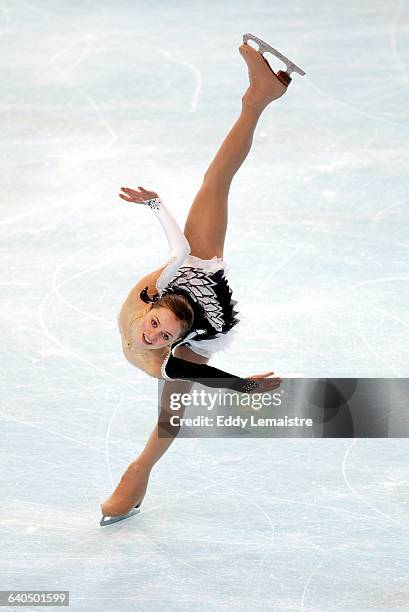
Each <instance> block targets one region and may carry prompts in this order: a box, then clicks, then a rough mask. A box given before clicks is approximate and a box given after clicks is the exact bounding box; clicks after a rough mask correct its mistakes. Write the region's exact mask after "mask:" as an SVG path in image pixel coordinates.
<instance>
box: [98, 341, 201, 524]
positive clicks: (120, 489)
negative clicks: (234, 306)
mask: <svg viewBox="0 0 409 612" xmlns="http://www.w3.org/2000/svg"><path fill="white" fill-rule="evenodd" d="M175 354H176V356H177V357H180V358H181V359H188V360H189V361H193V362H195V363H207V362H208V361H209V359H208V358H206V357H202V356H201V355H198V354H197V353H194V352H193V351H192V350H191V349H190V348H189V347H186V346H179V347H178V348H177V349H176V351H175ZM193 384H194V383H192V382H189V381H186V380H175V381H166V382H165V384H164V386H163V391H162V395H161V413H160V416H159V419H158V422H157V424H156V425H155V427H154V429H153V431H152V433H151V435H150V436H149V440H148V442H147V443H146V445H145V448H144V449H143V451H142V452H141V453H140V454H139V456H138V457H137V459H136V460H135V461H133V462H132V463H130V464H129V466H128V467H127V469H126V471H125V472H124V474H123V476H122V478H121V480H120V482H119V483H118V485H117V487H116V488H115V490H114V492H113V493H112V495H111V496H110V497H109V498H108V499H106V500H105V501H104V502H103V503H102V504H101V510H102V514H103V515H104V516H119V515H121V514H126V513H127V512H129V511H130V510H132V508H134V507H135V506H137V505H139V504H140V503H141V502H142V500H143V498H144V497H145V493H146V489H147V487H148V482H149V477H150V473H151V470H152V468H153V466H154V465H155V463H156V462H157V461H159V459H160V458H161V457H162V455H163V454H164V453H165V452H166V451H167V450H168V448H169V446H170V445H171V444H172V442H173V441H174V439H175V438H176V436H177V435H178V433H179V427H177V426H175V425H172V424H171V423H170V417H171V416H173V415H177V416H183V414H184V408H183V409H181V410H178V411H175V410H169V406H170V395H171V393H180V394H182V393H189V391H190V390H191V388H192V386H193Z"/></svg>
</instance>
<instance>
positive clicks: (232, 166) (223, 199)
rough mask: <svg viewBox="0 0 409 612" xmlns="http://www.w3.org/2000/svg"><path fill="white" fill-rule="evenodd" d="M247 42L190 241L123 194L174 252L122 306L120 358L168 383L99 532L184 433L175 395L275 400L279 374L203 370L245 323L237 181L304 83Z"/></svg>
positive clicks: (189, 228)
mask: <svg viewBox="0 0 409 612" xmlns="http://www.w3.org/2000/svg"><path fill="white" fill-rule="evenodd" d="M248 39H252V40H255V41H256V42H257V43H258V46H259V49H258V50H256V49H255V48H254V47H253V46H251V45H249V44H247V40H248ZM243 41H244V42H243V44H242V45H241V46H240V47H239V52H240V54H241V56H242V57H243V59H244V60H245V62H246V64H247V69H248V75H249V81H250V84H249V86H248V88H247V90H246V91H245V93H244V95H243V96H242V108H241V113H240V116H239V117H238V119H237V121H236V122H235V124H234V125H233V127H232V129H231V130H230V132H229V133H228V135H227V137H226V138H225V140H224V141H223V143H222V145H221V147H220V149H219V151H218V152H217V154H216V156H215V157H214V159H213V161H212V162H211V164H210V166H209V168H208V169H207V171H206V173H205V175H204V178H203V182H202V185H201V187H200V189H199V191H198V193H197V195H196V197H195V199H194V201H193V203H192V206H191V208H190V211H189V214H188V217H187V220H186V224H185V227H184V232H183V233H182V231H181V229H180V228H179V226H178V224H177V223H176V222H175V220H174V219H173V217H172V216H171V214H170V212H169V211H168V210H167V208H166V206H165V204H164V202H163V200H162V199H161V198H160V197H159V195H158V194H157V193H156V192H155V191H151V190H147V189H145V188H144V187H142V186H138V189H131V188H129V187H122V188H121V190H122V192H123V193H120V194H119V196H120V198H122V200H125V201H126V202H132V203H135V204H143V205H147V206H149V208H150V209H151V210H152V212H153V213H154V214H155V215H156V216H157V217H158V220H159V222H160V224H161V225H162V227H163V230H164V232H165V235H166V238H167V240H168V242H169V246H170V257H169V260H168V261H167V263H166V264H165V265H163V266H162V267H160V268H159V269H157V270H155V271H154V272H152V273H151V274H149V275H147V276H145V277H144V278H142V279H141V280H140V281H139V282H138V283H137V284H136V285H135V287H134V288H133V289H132V290H131V291H130V293H129V295H128V297H127V298H126V300H125V302H124V303H123V305H122V308H121V311H120V314H119V317H118V323H119V330H120V333H121V338H122V347H123V352H124V355H125V357H126V359H127V360H128V361H130V363H132V364H133V365H135V366H136V367H137V368H140V369H142V370H144V371H145V372H146V373H147V374H149V375H150V376H153V377H155V378H158V379H165V380H167V381H169V382H166V383H165V384H164V388H163V392H162V396H161V413H160V416H159V419H158V423H157V425H156V426H155V428H154V430H153V432H152V434H151V436H150V438H149V440H148V442H147V444H146V446H145V448H144V450H143V451H142V453H141V454H140V455H139V457H138V458H137V459H136V460H135V461H133V462H132V463H131V464H130V465H129V466H128V468H127V470H126V472H125V473H124V475H123V477H122V479H121V481H120V483H119V484H118V486H117V488H116V489H115V491H114V493H113V494H112V495H111V496H110V497H109V499H107V500H106V501H105V502H104V503H103V504H101V509H102V515H103V516H102V519H101V523H100V524H101V525H106V524H111V523H113V522H117V521H118V520H122V519H123V518H128V517H129V516H132V515H133V514H135V513H136V512H138V511H139V508H140V504H141V502H142V499H143V497H144V496H145V493H146V489H147V484H148V479H149V475H150V472H151V470H152V468H153V466H154V464H155V463H156V462H157V461H158V460H159V458H160V457H161V456H162V455H163V454H164V453H165V451H166V450H167V448H168V447H169V446H170V444H171V443H172V441H173V439H174V438H175V437H176V435H177V433H178V428H174V427H173V428H172V427H170V424H169V418H170V413H169V412H168V409H169V396H170V393H175V392H177V393H187V392H188V391H189V390H190V389H191V387H192V385H193V384H194V382H196V381H199V382H202V383H204V384H206V385H207V386H211V387H217V388H220V387H224V388H229V389H234V390H236V391H239V392H247V393H253V392H254V391H258V392H263V391H270V390H273V389H275V388H277V387H278V386H279V384H280V379H279V377H277V376H273V374H274V372H266V373H265V374H255V375H253V376H249V377H248V378H241V377H238V376H234V375H232V374H230V373H228V372H225V371H223V370H220V369H218V368H214V367H212V366H209V365H207V364H208V361H209V359H210V357H211V355H212V354H213V353H214V352H216V351H219V350H224V349H225V348H226V347H227V345H228V344H229V343H230V342H231V339H232V335H233V332H235V330H234V329H233V328H234V327H235V325H236V324H237V323H238V321H239V320H238V319H237V317H236V315H237V314H238V313H237V311H236V310H235V309H234V306H235V305H236V304H237V302H236V301H235V300H233V299H232V291H231V289H230V287H229V284H228V282H227V279H226V276H225V273H224V272H225V270H226V266H225V262H224V260H223V255H224V252H223V251H224V241H225V236H226V230H227V218H228V195H229V189H230V185H231V182H232V180H233V177H234V175H235V174H236V172H237V170H238V169H239V168H240V166H241V165H242V163H243V162H244V160H245V159H246V157H247V155H248V153H249V151H250V148H251V144H252V140H253V134H254V130H255V128H256V125H257V122H258V120H259V118H260V115H261V113H262V112H263V110H264V109H265V108H266V107H267V106H268V105H269V104H270V103H271V102H273V100H276V99H278V98H280V97H281V96H282V95H283V94H284V93H285V92H286V90H287V87H288V85H289V83H290V81H291V77H290V76H289V74H290V72H291V71H296V72H299V73H300V74H305V73H304V72H303V71H302V70H301V69H300V68H298V67H297V66H296V65H295V64H293V63H292V62H290V60H288V59H287V58H286V57H284V56H282V55H281V54H280V53H279V52H278V51H276V50H275V49H273V48H272V47H270V46H269V45H267V44H266V43H265V42H264V41H262V40H260V39H259V38H257V37H255V36H253V35H252V34H245V35H244V36H243ZM263 51H270V52H272V53H273V54H274V55H276V56H277V57H279V58H280V59H282V60H283V61H284V62H285V63H286V64H287V72H282V71H279V72H278V73H277V74H276V73H275V72H274V71H273V70H272V68H271V67H270V65H269V63H268V62H267V60H266V59H265V58H264V57H263V55H262V53H263ZM171 380H172V381H174V380H177V383H176V382H170V381H171ZM175 385H176V386H175ZM172 414H174V412H172ZM164 432H167V433H168V434H170V435H164Z"/></svg>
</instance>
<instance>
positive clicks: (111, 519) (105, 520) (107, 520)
mask: <svg viewBox="0 0 409 612" xmlns="http://www.w3.org/2000/svg"><path fill="white" fill-rule="evenodd" d="M140 511H141V507H140V505H139V506H135V508H132V510H130V511H129V512H127V513H126V514H120V515H119V516H103V517H102V518H101V520H100V521H99V524H100V525H101V527H105V526H106V525H113V524H114V523H119V521H124V520H125V519H128V518H131V516H134V515H135V514H138V513H139V512H140Z"/></svg>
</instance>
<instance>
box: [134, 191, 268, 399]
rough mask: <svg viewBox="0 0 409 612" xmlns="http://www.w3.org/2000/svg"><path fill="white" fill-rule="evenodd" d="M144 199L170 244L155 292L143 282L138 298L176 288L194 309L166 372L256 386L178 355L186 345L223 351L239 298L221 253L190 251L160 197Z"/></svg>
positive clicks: (219, 384)
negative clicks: (201, 255) (208, 255)
mask: <svg viewBox="0 0 409 612" xmlns="http://www.w3.org/2000/svg"><path fill="white" fill-rule="evenodd" d="M144 204H147V205H148V206H149V207H150V209H151V210H152V211H153V212H154V213H155V215H156V216H157V217H158V219H159V222H160V223H161V225H162V227H163V229H164V232H165V234H166V237H167V240H168V243H169V246H170V259H169V260H168V262H167V265H166V268H164V270H163V271H162V273H161V275H160V276H159V278H158V280H157V282H156V289H157V294H156V295H155V296H154V297H152V298H151V297H149V296H148V293H147V289H148V287H145V289H144V290H143V291H142V292H141V294H140V297H141V299H142V300H143V301H144V302H146V303H150V302H155V301H156V300H158V299H159V298H161V297H162V296H163V295H165V294H167V293H178V294H181V295H183V296H184V297H186V298H187V300H188V301H189V304H190V305H191V306H192V309H193V311H194V322H193V327H192V328H191V329H190V330H189V331H188V332H187V333H186V334H185V336H184V337H183V338H181V339H180V340H178V341H176V342H174V343H173V344H172V345H171V350H170V351H169V354H168V355H167V357H166V358H165V360H164V361H163V364H162V367H161V372H162V375H163V377H164V378H166V379H182V380H190V381H197V382H203V384H205V385H207V386H212V387H216V388H229V389H234V390H236V391H242V392H246V391H251V390H254V389H256V388H257V387H258V383H257V382H256V381H254V380H251V379H248V378H240V377H237V376H234V375H232V374H229V373H228V372H224V371H223V370H220V369H218V368H214V367H212V366H209V365H207V364H197V363H192V362H190V361H186V360H185V359H179V358H178V357H175V355H174V352H175V350H176V348H177V347H178V346H180V345H183V344H185V345H187V346H189V347H190V348H191V349H192V350H193V351H195V352H196V353H198V354H199V355H203V356H205V357H210V355H211V354H212V353H214V352H216V351H220V350H225V349H226V347H227V346H228V345H229V344H230V342H231V340H232V338H233V334H234V332H235V331H236V330H235V329H233V328H234V327H235V326H236V325H237V323H238V322H239V319H237V318H236V315H237V314H238V313H237V311H236V310H234V306H235V305H236V304H237V301H236V300H233V299H232V298H231V296H232V291H231V289H230V287H229V285H228V282H227V280H226V277H225V275H224V272H225V271H226V264H225V262H224V261H223V260H222V259H221V258H219V257H213V258H212V259H200V258H199V257H195V256H194V255H190V245H189V243H188V241H187V239H186V237H185V235H184V234H183V232H182V231H181V229H180V227H179V226H178V224H177V223H176V221H175V219H174V218H173V217H172V215H171V214H170V213H169V211H168V210H167V208H166V206H165V205H164V204H163V202H162V200H161V199H160V198H153V199H150V200H146V201H145V202H144ZM203 379H206V380H203ZM209 379H215V380H209Z"/></svg>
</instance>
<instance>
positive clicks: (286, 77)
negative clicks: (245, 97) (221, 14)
mask: <svg viewBox="0 0 409 612" xmlns="http://www.w3.org/2000/svg"><path fill="white" fill-rule="evenodd" d="M248 40H254V42H256V43H257V44H258V49H257V51H258V52H259V53H260V55H261V56H262V57H263V60H264V61H265V62H266V63H267V66H268V67H269V68H270V70H271V67H270V65H269V63H268V62H267V60H266V58H265V57H264V56H263V53H264V51H269V52H270V53H272V54H273V55H275V56H276V57H278V59H280V60H282V61H283V62H284V64H285V65H286V66H287V70H286V71H285V72H283V71H282V70H279V71H278V72H277V73H276V76H277V78H279V79H280V81H281V82H282V83H283V85H285V86H286V87H287V86H288V85H289V84H290V83H291V80H292V79H291V77H290V74H291V73H292V72H298V74H300V75H301V76H304V75H305V72H304V70H301V68H299V67H298V66H297V65H296V64H294V62H292V61H291V60H289V59H288V57H285V55H283V54H282V53H280V52H279V51H277V49H273V47H270V45H268V44H267V43H266V42H264V40H261V38H257V36H254V34H250V33H249V34H243V42H244V43H245V44H247V41H248Z"/></svg>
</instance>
